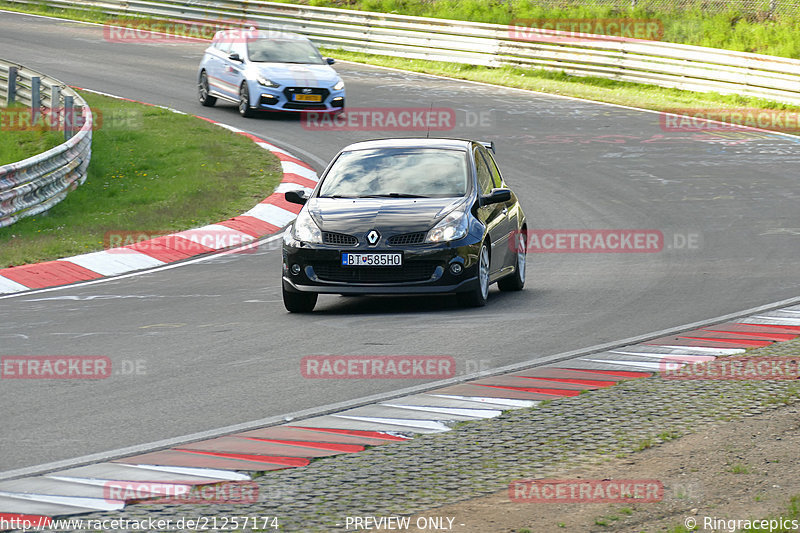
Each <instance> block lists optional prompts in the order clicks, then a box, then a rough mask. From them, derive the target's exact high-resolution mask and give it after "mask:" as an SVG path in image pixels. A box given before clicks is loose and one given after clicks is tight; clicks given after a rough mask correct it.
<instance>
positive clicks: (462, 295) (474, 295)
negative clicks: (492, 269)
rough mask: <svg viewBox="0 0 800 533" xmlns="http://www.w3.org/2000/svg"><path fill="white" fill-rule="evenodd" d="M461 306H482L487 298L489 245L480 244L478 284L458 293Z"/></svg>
mask: <svg viewBox="0 0 800 533" xmlns="http://www.w3.org/2000/svg"><path fill="white" fill-rule="evenodd" d="M457 296H458V303H459V304H461V306H462V307H483V306H484V305H486V301H487V300H488V299H489V247H488V246H487V245H486V243H483V244H481V251H480V255H479V256H478V285H477V286H476V287H475V288H474V289H471V290H469V291H466V292H459V293H458V295H457Z"/></svg>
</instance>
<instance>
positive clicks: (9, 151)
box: [0, 105, 64, 165]
mask: <svg viewBox="0 0 800 533" xmlns="http://www.w3.org/2000/svg"><path fill="white" fill-rule="evenodd" d="M29 109H30V108H28V107H26V106H22V105H15V106H10V107H5V108H3V109H0V165H6V164H8V163H16V162H17V161H22V160H23V159H27V158H29V157H32V156H34V155H37V154H41V153H42V152H46V151H47V150H49V149H50V148H55V147H56V146H58V145H59V144H61V143H63V142H64V134H63V133H60V132H57V131H51V130H50V129H48V128H46V127H42V128H33V129H27V128H26V129H24V130H20V129H17V128H18V127H19V119H20V118H21V117H23V116H24V115H26V114H27V113H28V110H29ZM3 115H6V116H5V117H4V116H3Z"/></svg>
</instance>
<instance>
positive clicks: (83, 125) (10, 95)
mask: <svg viewBox="0 0 800 533" xmlns="http://www.w3.org/2000/svg"><path fill="white" fill-rule="evenodd" d="M0 101H2V102H3V103H5V104H6V106H7V107H5V108H3V109H2V110H0V115H5V117H2V116H0V118H2V119H3V127H4V128H8V129H15V128H19V129H27V128H29V127H33V128H35V127H37V126H36V125H37V124H38V125H39V126H38V127H43V128H48V129H54V128H58V129H59V130H63V131H64V136H65V138H66V141H65V142H64V143H63V144H60V145H59V146H56V147H55V148H51V149H50V150H47V151H46V152H43V153H41V154H38V155H35V156H33V157H29V158H28V159H24V160H22V161H18V162H16V163H9V164H7V165H3V166H0V227H5V226H9V225H11V224H13V223H14V222H16V221H17V220H19V219H21V218H23V217H27V216H31V215H36V214H38V213H42V212H44V211H47V210H48V209H50V208H51V207H53V206H54V205H55V204H57V203H58V202H60V201H61V200H63V199H64V197H66V195H67V193H68V192H69V191H71V190H73V189H75V188H76V187H77V186H78V185H80V184H82V183H83V182H84V181H86V169H87V167H88V166H89V160H90V158H91V153H92V126H93V117H92V112H91V110H90V109H89V106H88V105H87V104H86V102H85V101H84V100H83V98H81V97H80V95H78V93H77V92H75V91H74V90H72V89H71V88H69V87H67V86H66V85H64V84H63V83H61V82H60V81H58V80H57V79H54V78H51V77H49V76H46V75H44V74H41V73H39V72H36V71H34V70H31V69H29V68H27V67H23V66H20V65H17V64H15V63H10V62H8V61H6V60H3V59H0ZM15 103H16V104H21V106H19V107H11V106H12V104H15Z"/></svg>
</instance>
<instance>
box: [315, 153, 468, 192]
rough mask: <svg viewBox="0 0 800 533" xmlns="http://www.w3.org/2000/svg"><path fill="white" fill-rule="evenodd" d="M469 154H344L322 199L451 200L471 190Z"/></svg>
mask: <svg viewBox="0 0 800 533" xmlns="http://www.w3.org/2000/svg"><path fill="white" fill-rule="evenodd" d="M467 168H468V167H467V153H466V152H463V151H461V150H448V149H442V148H380V149H373V150H354V151H352V152H345V153H343V154H341V155H340V156H339V157H338V158H337V159H336V162H335V163H334V164H333V166H332V167H331V169H330V170H329V171H328V173H327V174H326V176H325V180H324V181H323V182H322V186H321V187H320V190H319V196H321V197H333V198H336V197H339V198H342V197H345V198H447V197H455V196H464V195H465V194H466V193H467V191H468V190H469V188H468V184H469V179H468V178H469V175H468V172H467Z"/></svg>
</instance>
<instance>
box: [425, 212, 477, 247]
mask: <svg viewBox="0 0 800 533" xmlns="http://www.w3.org/2000/svg"><path fill="white" fill-rule="evenodd" d="M468 216H469V215H468V214H467V212H466V211H465V210H463V209H454V210H453V211H450V213H449V214H448V215H447V216H446V217H444V218H443V219H442V220H440V221H439V223H438V224H436V225H435V226H434V227H433V228H432V229H431V230H430V231H429V232H428V235H427V236H426V237H425V242H430V243H440V242H448V241H456V240H458V239H462V238H464V237H465V236H466V235H467V232H468V231H469V218H468Z"/></svg>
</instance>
